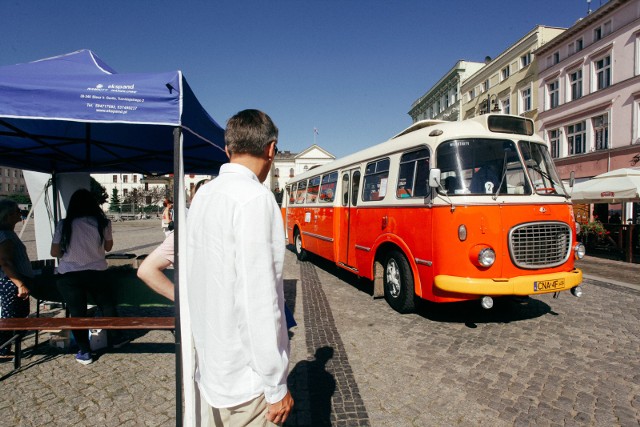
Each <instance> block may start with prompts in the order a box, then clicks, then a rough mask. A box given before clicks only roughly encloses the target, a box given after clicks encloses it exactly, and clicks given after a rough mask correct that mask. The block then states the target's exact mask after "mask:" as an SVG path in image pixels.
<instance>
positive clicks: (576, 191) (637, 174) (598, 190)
mask: <svg viewBox="0 0 640 427" xmlns="http://www.w3.org/2000/svg"><path fill="white" fill-rule="evenodd" d="M571 200H572V201H573V202H574V203H622V202H637V201H640V168H624V169H617V170H613V171H610V172H606V173H603V174H601V175H597V176H595V177H593V178H591V179H590V180H588V181H584V182H580V183H577V184H576V185H575V186H574V187H573V192H572V194H571Z"/></svg>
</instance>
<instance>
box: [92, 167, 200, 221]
mask: <svg viewBox="0 0 640 427" xmlns="http://www.w3.org/2000/svg"><path fill="white" fill-rule="evenodd" d="M91 177H92V178H94V179H95V180H96V181H97V182H98V183H99V184H100V185H102V186H103V187H104V188H105V189H106V192H107V195H108V196H109V199H108V200H107V202H106V203H105V204H104V205H102V208H103V209H104V210H105V211H106V210H108V209H109V207H110V204H111V198H112V195H113V190H114V189H117V190H118V199H119V200H120V203H121V204H122V212H127V213H131V212H139V210H140V208H141V207H144V206H147V205H156V206H158V208H160V207H161V206H162V202H163V200H164V198H165V197H166V198H169V199H173V192H172V190H171V184H172V182H173V175H162V176H147V175H141V174H135V173H104V174H91ZM211 178H212V176H211V175H185V177H184V181H185V192H186V195H187V200H190V199H191V197H193V194H194V192H195V186H196V184H197V183H198V182H199V181H200V180H203V179H211ZM134 194H135V196H134Z"/></svg>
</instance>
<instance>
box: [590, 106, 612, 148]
mask: <svg viewBox="0 0 640 427" xmlns="http://www.w3.org/2000/svg"><path fill="white" fill-rule="evenodd" d="M592 120H593V136H594V139H595V145H596V150H606V149H608V148H609V115H608V114H603V115H601V116H597V117H594V118H593V119H592Z"/></svg>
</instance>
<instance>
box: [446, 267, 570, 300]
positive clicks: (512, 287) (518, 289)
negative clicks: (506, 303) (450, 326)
mask: <svg viewBox="0 0 640 427" xmlns="http://www.w3.org/2000/svg"><path fill="white" fill-rule="evenodd" d="M580 283H582V270H580V269H579V268H575V269H573V270H571V271H566V272H561V273H551V274H540V275H531V276H518V277H512V278H510V279H506V278H493V279H473V278H469V277H458V276H447V275H439V276H436V277H435V279H434V284H435V287H436V288H438V289H440V290H442V291H446V292H450V293H456V294H468V295H489V296H498V295H523V296H524V295H535V294H547V293H550V292H560V291H568V290H570V289H571V288H573V287H574V286H578V285H579V284H580Z"/></svg>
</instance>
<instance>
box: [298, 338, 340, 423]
mask: <svg viewBox="0 0 640 427" xmlns="http://www.w3.org/2000/svg"><path fill="white" fill-rule="evenodd" d="M333 352H334V350H333V348H332V347H329V346H324V347H320V348H318V349H316V352H315V355H314V360H302V361H300V362H298V363H297V364H296V366H295V367H294V368H293V370H292V371H291V373H290V374H289V379H288V386H289V389H290V390H291V395H292V397H293V400H294V402H296V403H297V402H300V405H299V406H300V407H299V408H296V407H295V406H294V408H293V413H292V414H291V415H292V416H291V418H290V420H287V421H288V422H287V423H285V426H286V425H313V426H330V425H331V398H332V396H333V394H334V393H335V391H336V380H335V378H334V377H333V375H332V374H331V373H329V372H328V371H327V368H326V365H327V363H328V362H329V360H331V359H332V358H333ZM303 412H306V414H303ZM309 421H311V422H310V423H309Z"/></svg>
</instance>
